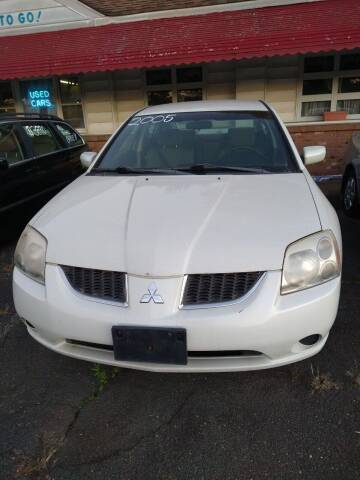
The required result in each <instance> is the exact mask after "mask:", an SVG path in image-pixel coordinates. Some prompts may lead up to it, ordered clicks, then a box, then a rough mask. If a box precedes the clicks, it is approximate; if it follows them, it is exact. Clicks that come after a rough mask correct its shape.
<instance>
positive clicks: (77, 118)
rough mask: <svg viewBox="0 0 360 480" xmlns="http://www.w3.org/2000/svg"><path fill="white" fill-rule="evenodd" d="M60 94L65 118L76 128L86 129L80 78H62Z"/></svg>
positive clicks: (60, 80)
mask: <svg viewBox="0 0 360 480" xmlns="http://www.w3.org/2000/svg"><path fill="white" fill-rule="evenodd" d="M59 92H60V100H61V107H62V113H63V118H64V120H66V121H67V122H69V123H70V124H71V125H72V126H73V127H74V128H84V127H85V123H84V114H83V107H82V100H81V89H80V81H79V77H74V76H71V77H61V78H60V79H59Z"/></svg>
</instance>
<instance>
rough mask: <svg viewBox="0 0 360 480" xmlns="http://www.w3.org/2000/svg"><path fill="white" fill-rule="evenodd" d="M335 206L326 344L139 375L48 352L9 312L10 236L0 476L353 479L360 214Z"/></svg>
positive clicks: (5, 255) (0, 272) (357, 452)
mask: <svg viewBox="0 0 360 480" xmlns="http://www.w3.org/2000/svg"><path fill="white" fill-rule="evenodd" d="M331 199H332V200H333V201H334V202H335V204H336V202H337V200H336V198H335V197H334V196H333V195H332V198H331ZM339 215H340V220H341V225H342V231H343V241H344V264H343V284H342V293H341V302H340V309H339V314H338V317H337V320H336V323H335V325H334V328H333V330H332V334H331V335H330V337H329V340H328V342H327V344H326V346H325V348H324V350H323V351H322V352H321V353H320V354H319V355H317V356H316V357H313V358H311V359H309V360H307V361H304V362H302V363H299V364H293V365H290V366H287V367H282V368H278V369H273V370H264V371H259V372H249V373H231V374H228V373H227V374H206V375H205V374H201V375H199V374H198V375H195V374H194V375H192V374H191V375H190V374H154V373H145V372H140V371H131V370H124V369H112V368H108V367H106V368H104V367H100V366H94V365H92V364H89V363H85V362H81V361H77V360H73V359H71V358H66V357H63V356H60V355H57V354H55V353H53V352H51V351H48V350H46V349H45V348H43V347H42V346H40V345H39V344H37V343H35V342H34V341H33V340H32V339H31V338H30V337H29V335H28V334H27V333H26V331H25V328H24V326H23V325H22V323H21V322H20V320H19V319H18V317H17V315H16V313H15V311H14V307H13V303H12V293H11V270H12V264H11V263H12V254H13V250H14V246H15V243H16V240H15V237H16V235H17V232H12V233H11V234H9V235H8V238H7V240H6V241H5V242H3V245H2V246H1V250H0V479H1V480H11V479H15V478H18V479H36V480H42V479H54V480H72V479H74V480H75V479H76V480H81V479H106V480H112V479H114V480H115V479H116V480H119V479H121V480H125V479H143V478H144V479H145V478H146V479H147V480H150V479H166V480H170V479H178V480H181V479H217V480H225V479H246V480H251V479H253V480H257V479H265V478H269V479H298V478H299V479H300V478H301V479H315V478H316V479H327V480H329V479H342V480H345V479H349V480H350V479H355V478H359V476H360V408H359V407H360V323H359V320H360V295H359V293H360V220H355V219H349V218H346V217H344V216H343V215H342V214H341V213H340V212H339Z"/></svg>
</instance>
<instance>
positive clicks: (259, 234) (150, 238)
mask: <svg viewBox="0 0 360 480" xmlns="http://www.w3.org/2000/svg"><path fill="white" fill-rule="evenodd" d="M31 223H32V225H33V226H34V227H35V228H36V229H37V230H39V231H40V232H41V233H42V234H43V235H44V236H45V237H46V238H47V240H48V249H47V261H48V262H50V263H56V264H65V265H74V266H81V267H87V268H98V269H104V270H116V271H126V272H128V273H130V274H135V275H150V276H159V277H160V276H176V275H183V274H186V273H216V272H219V273H225V272H240V271H265V270H277V269H281V268H282V263H283V258H284V252H285V249H286V247H287V245H289V244H290V243H291V242H294V241H295V240H297V239H299V238H301V237H304V236H306V235H309V234H311V233H313V232H316V231H318V230H320V229H321V225H320V222H319V217H318V214H317V210H316V207H315V204H314V200H313V198H312V195H311V193H310V190H309V187H308V183H307V181H306V179H305V176H304V175H303V174H302V173H294V174H265V175H222V176H218V175H174V176H167V175H163V176H160V175H159V176H149V177H144V176H89V175H88V176H85V175H84V176H82V177H80V178H79V179H78V180H76V181H75V182H73V183H72V184H71V185H70V186H68V187H67V188H66V189H64V190H63V191H62V192H61V193H60V194H59V195H57V196H56V197H55V198H54V199H53V200H51V201H50V202H49V203H48V204H47V205H46V206H45V207H44V208H43V210H41V211H40V212H39V214H38V215H37V216H36V217H35V218H34V219H33V221H32V222H31Z"/></svg>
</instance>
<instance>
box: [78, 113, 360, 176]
mask: <svg viewBox="0 0 360 480" xmlns="http://www.w3.org/2000/svg"><path fill="white" fill-rule="evenodd" d="M288 129H289V131H290V133H291V136H292V138H293V139H294V142H295V144H296V146H297V148H298V150H299V152H302V149H303V147H305V146H306V145H325V146H326V149H327V155H326V161H325V162H323V163H319V164H318V165H313V166H312V167H310V168H309V170H310V171H311V173H313V174H314V175H336V174H340V173H342V164H343V158H344V153H345V151H346V149H347V146H348V145H349V142H350V139H351V136H352V134H353V133H354V132H355V131H360V122H359V123H344V124H339V123H334V124H326V125H303V126H289V127H288ZM108 138H109V136H108V135H88V136H86V140H87V142H88V145H89V147H90V149H91V150H93V151H95V152H97V151H99V150H100V148H101V147H102V145H104V143H105V142H106V140H107V139H108Z"/></svg>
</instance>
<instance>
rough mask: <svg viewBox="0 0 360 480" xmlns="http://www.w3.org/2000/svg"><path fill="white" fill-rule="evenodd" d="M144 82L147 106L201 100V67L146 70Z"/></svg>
mask: <svg viewBox="0 0 360 480" xmlns="http://www.w3.org/2000/svg"><path fill="white" fill-rule="evenodd" d="M145 82H146V98H147V103H148V105H160V104H162V103H172V102H188V101H192V100H202V99H203V69H202V67H201V66H197V67H181V68H162V69H158V70H147V71H146V74H145Z"/></svg>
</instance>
